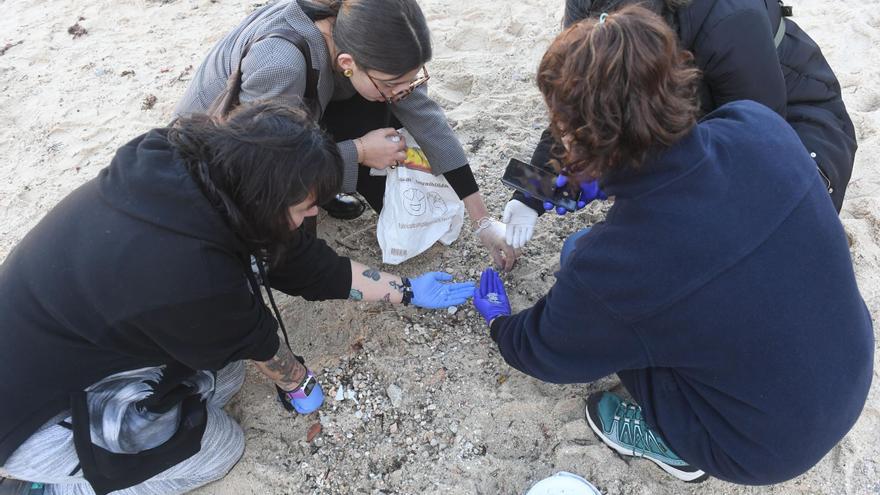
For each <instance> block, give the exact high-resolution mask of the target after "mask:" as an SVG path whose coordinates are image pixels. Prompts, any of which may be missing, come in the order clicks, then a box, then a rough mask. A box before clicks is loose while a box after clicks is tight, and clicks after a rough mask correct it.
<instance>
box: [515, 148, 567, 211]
mask: <svg viewBox="0 0 880 495" xmlns="http://www.w3.org/2000/svg"><path fill="white" fill-rule="evenodd" d="M556 175H557V174H556V173H554V172H553V171H551V170H544V169H542V168H538V167H535V166H533V165H530V164H528V163H526V162H524V161H521V160H517V159H516V158H511V159H510V162H508V164H507V168H506V169H505V170H504V175H503V176H502V177H501V182H503V183H504V184H505V185H506V186H508V187H512V188H513V189H516V190H517V191H520V192H523V193H526V194H528V195H529V196H532V197H534V198H538V199H540V200H542V201H549V202H551V203H553V205H554V206H561V207H563V208H565V209H566V210H568V211H575V210H577V200H578V197H579V196H580V186H579V185H578V183H577V182H576V181H569V183H568V184H566V185H565V186H563V187H560V188H557V187H556Z"/></svg>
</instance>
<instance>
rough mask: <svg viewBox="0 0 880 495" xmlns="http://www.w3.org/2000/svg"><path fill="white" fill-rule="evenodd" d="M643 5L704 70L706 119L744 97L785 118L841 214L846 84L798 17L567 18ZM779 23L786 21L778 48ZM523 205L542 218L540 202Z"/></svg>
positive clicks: (765, 2)
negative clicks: (620, 14) (635, 14)
mask: <svg viewBox="0 0 880 495" xmlns="http://www.w3.org/2000/svg"><path fill="white" fill-rule="evenodd" d="M633 3H640V4H642V5H643V6H646V7H648V8H650V9H652V10H653V11H655V12H657V13H658V14H661V15H662V16H663V17H664V18H665V19H666V20H667V22H668V23H669V24H671V25H672V26H673V27H674V28H675V30H676V33H677V34H678V38H679V40H680V41H681V46H682V48H684V49H686V50H689V51H690V52H692V53H693V55H694V59H695V60H694V61H695V63H696V65H697V67H698V68H699V69H700V71H701V72H702V79H701V84H700V94H699V96H700V106H701V109H702V112H703V113H704V114H707V113H710V112H712V111H713V110H715V109H717V108H719V107H721V106H722V105H724V104H727V103H730V102H732V101H737V100H753V101H757V102H758V103H761V104H763V105H766V106H767V107H769V108H771V109H772V110H774V111H775V112H776V113H778V114H779V115H781V116H782V117H783V118H785V120H786V121H788V123H789V124H790V125H791V126H792V127H793V128H794V130H795V132H797V134H798V137H800V138H801V142H803V144H804V146H805V147H806V148H807V151H809V152H810V153H811V154H812V157H813V159H814V161H815V162H816V165H817V167H818V172H819V174H820V175H821V177H822V180H823V181H824V182H825V186H826V188H827V189H828V193H829V194H830V195H831V200H832V201H833V202H834V206H835V208H837V211H840V208H841V207H842V205H843V198H844V194H845V192H846V187H847V184H848V183H849V180H850V176H851V174H852V169H853V162H854V160H855V153H856V149H857V143H856V137H855V128H854V127H853V123H852V120H851V119H850V117H849V114H848V113H847V111H846V106H845V105H844V103H843V98H842V97H841V90H840V83H839V82H838V81H837V76H835V75H834V71H832V70H831V67H830V66H829V65H828V62H827V60H825V56H824V55H823V54H822V51H821V50H820V49H819V46H818V45H817V44H816V42H815V41H813V40H812V39H811V38H810V37H809V36H808V35H807V33H805V32H804V31H803V30H802V29H801V28H800V27H799V26H798V25H797V24H796V23H795V22H794V21H793V20H792V19H790V18H786V19H782V14H783V12H782V10H781V7H780V4H779V2H778V1H777V0H665V1H664V0H649V1H647V2H641V1H636V0H596V1H593V2H591V1H589V0H567V1H566V10H567V12H566V13H567V15H568V16H569V17H570V19H568V20H567V21H572V20H579V19H581V18H583V17H585V16H587V15H593V16H598V15H599V14H600V13H601V12H613V11H614V10H615V9H617V8H619V7H620V6H621V5H627V4H633ZM780 21H781V22H784V23H785V26H784V36H783V37H782V39H781V40H780V43H779V46H778V47H777V46H775V45H774V41H775V40H774V37H775V36H776V35H777V34H778V28H779V26H780V24H779V23H780ZM552 144H553V138H552V136H551V135H550V131H549V130H547V131H544V134H543V135H542V136H541V142H540V143H539V144H538V147H537V148H536V149H535V152H534V154H533V156H532V164H534V165H536V166H539V167H540V166H544V164H546V163H547V161H548V159H549V153H550V147H551V145H552ZM513 199H517V200H519V201H522V202H523V203H526V204H528V205H529V206H531V207H532V208H534V209H535V211H537V212H538V213H539V214H540V213H543V208H542V205H541V202H540V201H536V200H530V199H527V198H525V197H524V196H523V195H522V194H519V193H518V194H514V196H513Z"/></svg>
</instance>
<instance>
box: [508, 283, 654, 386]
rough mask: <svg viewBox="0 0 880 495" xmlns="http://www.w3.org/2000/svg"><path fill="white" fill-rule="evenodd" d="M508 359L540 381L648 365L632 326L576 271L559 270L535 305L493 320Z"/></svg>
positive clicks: (573, 379) (582, 378) (586, 378)
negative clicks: (594, 291)
mask: <svg viewBox="0 0 880 495" xmlns="http://www.w3.org/2000/svg"><path fill="white" fill-rule="evenodd" d="M491 332H492V338H493V339H494V340H495V341H496V342H497V343H498V350H499V351H501V355H502V356H503V357H504V360H505V361H507V363H508V364H509V365H510V366H512V367H514V368H516V369H518V370H520V371H522V372H523V373H526V374H528V375H531V376H534V377H535V378H538V379H540V380H543V381H546V382H552V383H585V382H590V381H593V380H597V379H599V378H601V377H603V376H605V375H608V374H611V373H616V372H618V371H620V370H625V369H636V368H641V367H645V366H647V365H648V357H647V352H646V351H645V348H644V345H643V344H642V342H641V339H640V338H639V337H638V336H637V335H636V333H635V331H633V330H632V329H630V328H629V327H628V326H626V325H625V324H623V323H622V322H621V321H620V320H619V319H617V318H616V317H615V316H613V314H612V313H611V312H610V311H609V310H608V309H607V308H606V307H605V305H604V304H602V303H601V302H600V301H599V300H598V299H597V298H595V297H593V296H592V294H591V291H589V290H588V288H587V286H585V284H584V282H583V281H582V280H580V279H579V277H578V276H577V274H576V273H571V272H569V273H564V272H560V273H559V274H558V279H557V282H556V284H555V285H554V286H553V287H552V288H551V289H550V292H549V293H548V294H547V295H546V296H545V297H543V298H541V299H540V300H539V301H538V302H537V303H536V304H535V305H534V306H532V307H531V308H529V309H526V310H524V311H521V312H519V313H517V314H514V315H513V316H510V317H501V318H498V319H496V320H495V321H494V322H492V329H491Z"/></svg>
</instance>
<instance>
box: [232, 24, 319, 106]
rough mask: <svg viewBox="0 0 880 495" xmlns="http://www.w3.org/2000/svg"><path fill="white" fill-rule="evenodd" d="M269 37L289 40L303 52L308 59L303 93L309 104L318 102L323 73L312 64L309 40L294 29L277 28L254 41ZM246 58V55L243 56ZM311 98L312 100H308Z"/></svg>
mask: <svg viewBox="0 0 880 495" xmlns="http://www.w3.org/2000/svg"><path fill="white" fill-rule="evenodd" d="M267 38H281V39H283V40H287V41H288V42H289V43H291V44H293V46H295V47H296V48H297V49H298V50H299V51H300V53H302V55H303V58H305V60H306V68H307V69H306V91H305V94H303V97H304V99H305V100H307V102H306V103H307V104H309V105H315V104H317V103H318V78H319V77H320V75H321V71H320V70H318V69H316V68H314V66H313V65H312V53H311V50H310V49H309V42H308V41H306V39H305V37H303V35H301V34H299V33H298V32H296V31H294V30H293V29H285V28H282V29H276V30H274V31H270V32H268V33H266V34H264V35H263V36H260V37H259V38H257V39H256V40H254V42H253V43H256V42H257V41H261V40H264V39H267ZM242 58H244V57H242ZM308 100H311V101H308Z"/></svg>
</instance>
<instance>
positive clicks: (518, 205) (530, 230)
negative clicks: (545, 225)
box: [501, 199, 538, 249]
mask: <svg viewBox="0 0 880 495" xmlns="http://www.w3.org/2000/svg"><path fill="white" fill-rule="evenodd" d="M501 221H502V222H504V223H506V224H507V231H506V232H505V235H504V236H505V240H507V244H510V246H511V247H513V249H520V248H522V247H523V246H525V245H526V243H527V242H529V240H530V239H531V238H532V234H534V233H535V222H537V221H538V213H537V212H536V211H535V210H533V209H531V208H529V207H528V206H526V205H525V204H524V203H523V202H521V201H517V200H515V199H511V200H510V201H508V202H507V206H505V207H504V214H503V215H502V216H501Z"/></svg>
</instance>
